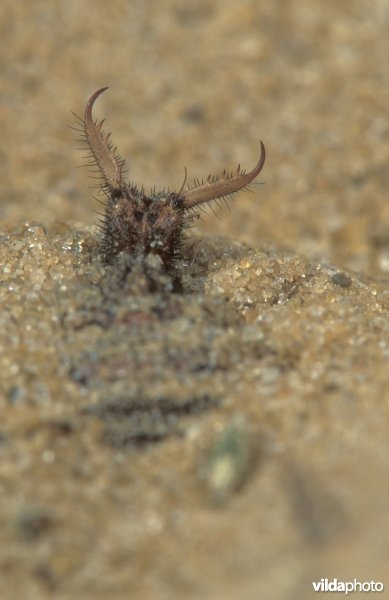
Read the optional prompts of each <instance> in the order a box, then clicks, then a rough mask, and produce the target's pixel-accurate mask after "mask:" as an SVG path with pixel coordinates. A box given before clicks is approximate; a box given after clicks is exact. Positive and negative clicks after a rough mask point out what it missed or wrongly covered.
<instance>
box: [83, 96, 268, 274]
mask: <svg viewBox="0 0 389 600" xmlns="http://www.w3.org/2000/svg"><path fill="white" fill-rule="evenodd" d="M106 89H107V88H102V89H100V90H97V91H96V92H95V93H94V94H93V95H92V96H91V98H90V99H89V100H88V103H87V105H86V108H85V114H84V118H83V119H80V122H81V127H80V128H79V129H78V132H79V133H81V136H82V141H83V142H86V144H87V147H88V149H89V155H88V157H89V158H91V159H92V162H91V163H90V165H89V166H94V167H97V172H98V174H99V177H101V189H102V191H103V192H104V194H105V196H106V200H105V202H104V206H105V212H104V214H103V215H102V221H101V230H102V241H101V246H100V250H101V255H102V259H103V262H104V263H106V264H112V263H113V262H114V261H115V258H116V257H117V256H118V255H119V254H120V253H121V252H125V253H128V254H129V255H131V256H133V257H137V256H147V255H149V254H157V255H158V256H159V257H160V259H161V261H162V263H163V265H164V267H165V268H166V269H169V268H170V267H171V266H173V265H174V262H175V261H176V260H177V258H179V253H180V249H181V245H182V240H183V236H184V231H185V228H186V227H188V226H189V224H190V222H191V220H192V219H193V217H194V215H195V214H196V207H197V206H201V205H203V204H207V203H210V202H212V201H217V200H218V199H226V198H229V197H232V196H233V195H234V194H236V193H237V192H238V191H239V190H242V189H245V188H247V186H248V185H249V184H250V183H251V182H252V181H253V180H254V179H255V178H256V177H257V175H258V174H259V173H260V171H261V170H262V168H263V165H264V163H265V147H264V145H263V143H262V142H260V145H261V154H260V158H259V161H258V163H257V165H256V166H255V167H254V169H253V170H252V171H250V172H249V173H246V172H245V171H241V169H240V166H238V168H237V169H236V171H235V172H234V173H231V174H227V173H226V172H225V171H224V173H223V174H222V175H221V176H219V177H211V176H209V177H208V178H207V179H206V180H205V181H202V182H198V183H196V184H195V185H194V186H193V187H190V186H188V185H187V184H186V170H185V180H184V183H183V184H182V186H181V189H180V190H179V191H178V192H170V191H162V192H157V193H152V194H150V195H147V194H146V193H145V191H144V188H143V187H142V188H141V189H139V188H137V187H136V186H135V185H133V184H132V183H126V182H125V181H124V179H123V167H124V161H123V159H122V158H120V156H119V155H118V154H117V151H116V147H115V146H113V144H112V142H111V141H110V134H109V133H108V134H107V133H105V132H104V131H103V128H102V127H103V123H104V120H102V121H100V122H97V121H95V120H94V119H93V117H92V108H93V105H94V102H95V101H96V99H97V98H98V96H100V94H102V93H103V92H104V91H105V90H106Z"/></svg>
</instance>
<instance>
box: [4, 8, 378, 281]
mask: <svg viewBox="0 0 389 600" xmlns="http://www.w3.org/2000/svg"><path fill="white" fill-rule="evenodd" d="M388 28H389V7H388V4H387V2H386V1H385V0H374V1H372V2H369V3H366V2H364V1H363V0H362V1H354V0H352V1H349V2H343V3H340V2H338V1H337V0H330V1H328V2H320V1H315V0H313V1H310V2H304V1H301V0H300V1H298V0H295V1H294V0H292V1H288V2H270V1H269V2H265V1H254V0H253V1H251V2H250V1H244V2H239V3H236V2H229V1H219V2H218V1H207V0H200V1H192V0H189V1H186V2H178V1H172V0H167V1H166V2H163V3H162V2H158V0H154V1H153V0H148V1H145V2H141V1H139V2H137V1H134V2H128V1H125V0H113V1H112V2H110V3H106V2H100V1H95V2H89V1H88V0H87V1H83V2H81V3H80V2H76V1H75V0H69V1H67V2H48V1H44V0H36V1H34V2H31V3H30V2H23V1H22V2H10V1H8V0H5V1H4V2H3V4H2V10H1V36H2V50H1V61H2V65H1V72H2V77H1V84H0V85H1V87H0V93H1V104H0V125H1V131H2V139H3V144H2V152H1V163H0V168H1V172H0V173H1V181H2V186H1V213H0V216H1V218H2V221H3V223H4V222H6V223H11V224H12V223H15V222H18V221H23V220H35V221H38V222H42V223H46V224H47V223H50V222H52V221H58V220H59V221H65V222H67V223H69V222H71V221H75V220H76V221H81V222H84V223H93V218H94V217H93V215H92V210H93V209H94V208H96V203H95V201H94V200H93V197H92V193H91V191H90V190H88V189H87V186H88V185H90V180H88V178H87V174H86V170H80V169H79V170H77V169H76V168H75V167H76V166H77V165H80V164H82V159H81V157H80V152H78V151H77V150H76V146H77V144H75V143H73V141H72V137H73V136H72V132H71V130H69V129H68V128H67V127H66V126H67V124H72V122H73V121H74V119H73V117H72V115H71V113H70V110H73V111H74V112H76V113H77V114H79V115H82V113H83V110H84V107H85V103H86V101H87V99H88V98H89V96H90V95H91V94H92V93H93V92H94V91H95V90H96V89H98V88H100V87H103V86H106V85H107V86H110V90H109V91H108V92H106V94H105V95H104V96H103V97H102V98H101V99H99V101H98V105H97V106H96V115H98V116H101V117H103V116H104V117H105V118H106V119H107V128H108V129H109V130H110V131H111V132H112V138H113V140H114V142H115V144H117V146H118V148H119V151H120V153H121V154H122V156H123V157H125V158H126V159H127V165H128V167H129V177H131V179H132V180H133V181H135V182H137V183H139V184H142V183H143V184H144V185H145V186H146V187H151V186H154V185H156V186H161V187H164V186H168V187H170V188H171V189H174V188H178V187H179V186H180V185H181V182H182V179H183V173H184V167H185V166H187V167H188V171H189V180H190V178H191V177H192V178H193V177H197V178H201V177H205V176H207V175H208V174H209V173H212V174H217V173H219V172H221V171H222V170H223V169H224V168H228V169H232V168H235V167H236V165H237V164H238V163H241V165H242V166H244V167H246V168H251V167H252V166H253V165H254V164H255V162H256V159H257V156H258V151H259V150H258V142H259V139H262V140H264V142H265V145H266V148H267V152H268V160H267V164H266V168H265V170H264V171H263V174H262V175H261V179H260V180H261V181H264V182H265V185H264V186H262V187H259V186H257V187H255V188H254V191H255V193H254V195H252V194H241V196H240V197H239V200H238V201H237V202H235V206H234V207H233V215H232V218H230V217H229V215H228V213H227V212H225V213H223V214H222V215H221V216H222V221H221V222H218V221H217V220H215V219H214V218H206V219H205V223H204V225H202V227H201V231H202V232H203V233H206V234H213V233H218V234H226V235H231V236H233V237H235V238H238V239H241V240H245V241H247V242H249V243H251V244H254V245H255V244H256V243H258V242H259V241H263V240H265V241H270V242H274V243H276V244H279V245H282V246H284V247H287V248H289V249H292V250H293V251H296V252H302V253H305V254H307V255H309V256H319V257H327V258H329V259H330V260H335V261H336V262H337V263H338V264H345V265H347V266H349V267H351V268H353V269H355V270H363V271H365V272H366V273H369V274H380V272H381V271H382V269H384V270H386V271H387V270H388V269H389V266H388V258H387V255H386V254H385V253H384V251H383V250H382V246H383V245H384V244H385V243H387V233H386V231H385V230H384V225H383V222H384V220H385V218H387V216H388V215H387V212H386V213H385V211H388V203H387V202H386V200H387V190H388V168H387V165H388V157H389V145H388V137H389V125H388V109H387V107H388V105H389V97H388V95H389V86H388V77H389V76H388V69H387V61H388V58H389V49H388V47H389V41H388ZM377 255H378V256H377Z"/></svg>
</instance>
